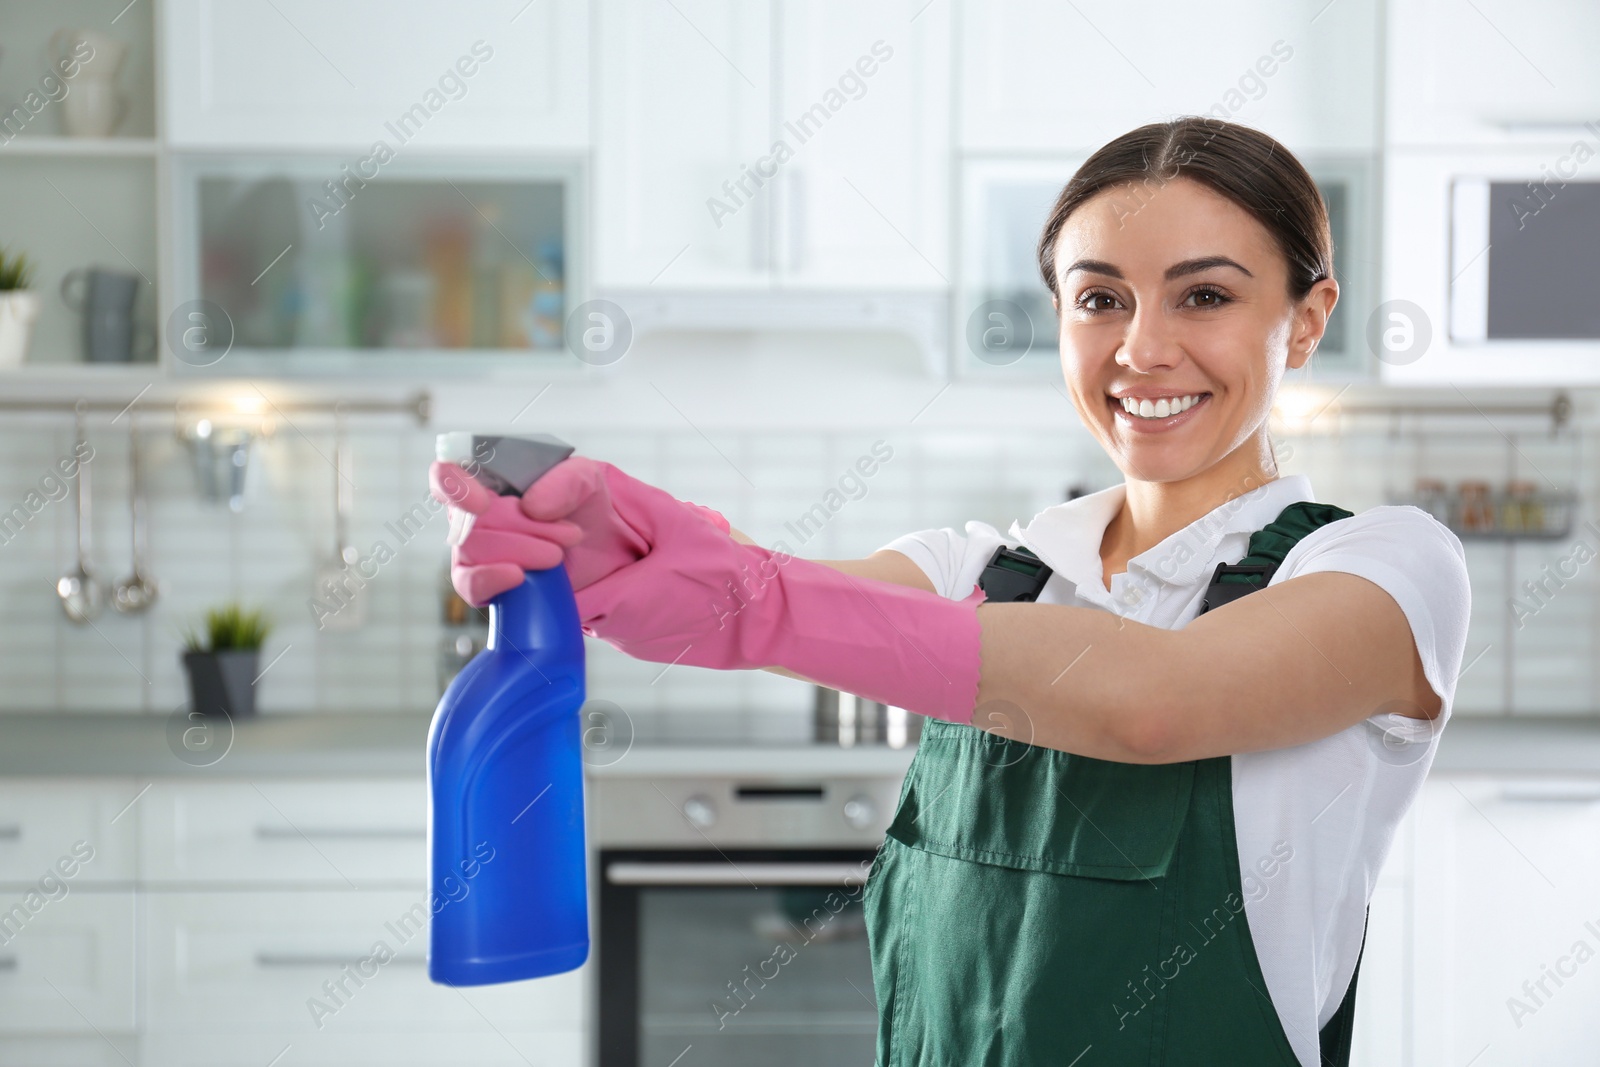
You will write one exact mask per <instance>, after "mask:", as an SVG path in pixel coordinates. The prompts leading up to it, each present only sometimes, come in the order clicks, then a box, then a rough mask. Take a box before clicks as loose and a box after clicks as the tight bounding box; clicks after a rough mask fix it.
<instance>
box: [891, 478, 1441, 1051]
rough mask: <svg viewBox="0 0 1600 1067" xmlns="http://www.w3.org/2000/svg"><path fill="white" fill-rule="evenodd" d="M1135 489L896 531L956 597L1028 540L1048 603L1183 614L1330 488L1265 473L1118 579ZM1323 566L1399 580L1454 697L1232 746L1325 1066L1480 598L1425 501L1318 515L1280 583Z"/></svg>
mask: <svg viewBox="0 0 1600 1067" xmlns="http://www.w3.org/2000/svg"><path fill="white" fill-rule="evenodd" d="M1124 494H1125V489H1124V487H1123V486H1121V485H1117V486H1113V487H1112V488H1110V489H1106V490H1103V491H1101V492H1098V493H1094V494H1091V495H1089V496H1085V497H1080V498H1078V499H1077V500H1072V501H1069V502H1067V503H1065V504H1057V505H1056V506H1054V507H1050V508H1046V509H1045V510H1044V511H1042V512H1040V513H1039V514H1038V515H1036V516H1034V518H1033V519H1032V520H1031V521H1030V522H1029V523H1028V525H1027V526H1026V527H1022V528H1019V527H1018V525H1017V524H1016V523H1012V525H1011V530H1010V535H1009V536H1007V537H1002V536H1000V534H999V532H998V531H996V530H995V529H994V527H992V526H989V525H988V524H986V523H982V522H969V523H967V524H966V532H965V533H964V534H963V533H960V532H958V531H956V530H954V529H952V528H950V527H945V528H943V529H936V530H922V531H919V532H916V533H911V534H906V535H904V536H902V537H897V538H895V539H894V540H893V541H890V542H889V543H888V544H886V545H884V546H883V547H884V548H888V549H894V550H895V551H898V552H902V553H904V554H905V555H906V556H908V557H910V558H911V559H912V560H913V561H914V562H915V563H916V564H917V565H918V566H919V567H921V568H922V570H923V571H924V572H925V573H926V574H927V576H928V578H929V580H930V581H932V583H933V586H934V588H935V589H936V590H937V591H938V592H939V594H940V595H941V596H945V597H950V598H956V599H959V598H961V597H965V596H967V595H968V594H970V593H971V592H972V590H973V588H974V586H975V585H976V584H977V581H978V576H979V574H980V573H981V572H982V570H983V568H984V565H985V564H987V563H988V561H989V559H990V557H991V556H993V554H994V550H995V548H996V547H997V546H999V545H1000V544H1002V543H1003V544H1006V545H1009V546H1011V547H1013V548H1014V547H1016V546H1017V545H1018V544H1019V543H1020V544H1023V545H1026V546H1027V547H1028V548H1029V549H1030V550H1032V551H1033V552H1034V553H1035V554H1037V555H1038V556H1039V558H1040V559H1042V560H1044V562H1045V563H1047V564H1049V565H1050V567H1051V569H1052V571H1053V573H1052V575H1051V577H1050V579H1049V581H1048V582H1047V583H1046V584H1045V587H1044V589H1043V590H1042V591H1041V592H1040V594H1039V597H1038V601H1039V602H1040V603H1045V604H1073V605H1077V606H1080V607H1094V608H1100V609H1102V610H1105V611H1110V612H1113V613H1115V614H1117V615H1121V616H1124V617H1126V618H1129V619H1134V620H1136V621H1138V622H1142V623H1146V624H1148V625H1151V626H1161V627H1165V628H1168V629H1177V628H1179V627H1182V626H1184V625H1186V624H1188V623H1189V622H1190V621H1191V620H1192V619H1194V618H1195V616H1196V615H1198V614H1199V611H1200V603H1201V601H1202V599H1203V598H1204V596H1205V590H1206V586H1207V584H1209V582H1210V580H1211V575H1212V573H1213V571H1215V569H1216V566H1217V564H1219V563H1236V562H1238V560H1239V559H1240V558H1242V557H1243V556H1244V554H1245V551H1246V548H1247V546H1248V543H1249V539H1250V535H1251V534H1252V533H1254V532H1255V531H1257V530H1259V529H1261V528H1262V527H1263V526H1265V525H1267V523H1269V522H1271V521H1272V520H1273V519H1275V518H1277V517H1278V513H1279V512H1280V511H1282V510H1283V509H1284V508H1285V507H1287V506H1288V505H1289V504H1292V503H1294V502H1295V501H1297V500H1311V501H1315V500H1316V499H1317V497H1316V494H1315V493H1313V492H1312V490H1311V483H1310V481H1309V480H1308V479H1307V478H1305V477H1304V476H1300V475H1296V476H1292V477H1286V478H1279V479H1277V480H1275V481H1272V482H1268V483H1267V484H1265V485H1263V486H1261V487H1259V488H1257V489H1255V490H1254V491H1252V492H1250V493H1247V494H1245V495H1243V496H1240V497H1236V498H1235V499H1233V500H1231V501H1229V502H1228V503H1226V504H1224V505H1222V506H1221V507H1219V508H1217V509H1216V510H1214V511H1212V512H1210V513H1209V514H1207V515H1205V516H1204V517H1202V518H1200V519H1199V520H1197V521H1195V522H1194V523H1191V524H1190V525H1189V526H1187V527H1185V528H1184V529H1182V530H1180V531H1178V532H1177V533H1175V534H1173V535H1172V536H1171V537H1169V538H1167V539H1166V540H1164V541H1162V542H1161V543H1160V544H1158V545H1156V546H1155V547H1154V548H1151V549H1150V550H1148V551H1146V552H1142V553H1140V554H1139V555H1138V556H1135V557H1134V558H1133V559H1131V560H1129V561H1128V569H1127V571H1126V572H1125V573H1122V574H1117V575H1114V576H1113V577H1112V581H1111V589H1110V590H1109V591H1108V590H1107V589H1106V587H1105V585H1104V580H1103V577H1102V566H1101V560H1100V542H1101V538H1102V536H1103V535H1104V533H1105V528H1106V525H1107V524H1108V523H1109V522H1110V521H1111V518H1112V516H1114V515H1115V514H1116V512H1117V510H1118V508H1120V507H1121V506H1122V502H1123V499H1124ZM1327 503H1337V502H1336V501H1327ZM1316 571H1343V572H1346V573H1349V574H1356V575H1360V576H1361V577H1363V578H1366V579H1368V580H1370V581H1372V582H1374V583H1376V584H1377V585H1378V586H1380V587H1382V588H1383V590H1384V591H1385V592H1387V593H1388V594H1389V595H1390V596H1391V597H1393V598H1394V600H1395V602H1396V603H1397V604H1399V605H1400V608H1401V610H1402V611H1403V612H1405V617H1406V621H1407V622H1409V623H1410V625H1411V633H1412V636H1413V637H1414V638H1415V640H1416V645H1417V652H1418V654H1419V656H1420V657H1421V660H1422V666H1423V670H1424V672H1425V673H1426V675H1427V679H1428V682H1429V684H1430V685H1431V686H1432V687H1433V690H1434V692H1436V693H1437V694H1438V695H1439V697H1440V699H1441V700H1442V701H1443V702H1444V710H1443V712H1442V713H1441V714H1440V716H1439V717H1438V719H1437V720H1434V721H1431V722H1430V721H1428V720H1425V719H1414V718H1408V717H1406V716H1403V715H1399V714H1396V713H1394V712H1392V711H1388V710H1384V709H1375V711H1376V714H1374V715H1373V716H1372V717H1370V718H1368V719H1366V720H1364V721H1363V722H1360V723H1357V724H1356V725H1354V726H1351V727H1349V728H1348V729H1345V730H1341V731H1340V732H1338V733H1336V734H1333V735H1331V736H1329V737H1324V738H1322V739H1321V740H1318V741H1312V742H1310V743H1308V744H1303V745H1298V746H1296V747H1294V748H1287V749H1277V750H1273V751H1267V752H1245V753H1240V754H1238V755H1235V756H1233V757H1232V760H1233V767H1232V770H1233V808H1234V825H1235V831H1236V836H1237V838H1238V844H1239V866H1240V876H1241V881H1242V885H1243V888H1244V897H1245V914H1246V916H1247V917H1248V919H1249V924H1250V933H1251V937H1252V939H1253V940H1254V942H1255V947H1256V954H1257V955H1258V956H1259V958H1260V960H1261V970H1262V973H1263V976H1264V977H1265V978H1266V982H1267V990H1268V992H1269V993H1270V994H1271V996H1272V1003H1273V1005H1274V1006H1275V1007H1276V1008H1277V1010H1278V1017H1279V1018H1280V1019H1281V1020H1282V1021H1283V1027H1284V1032H1285V1033H1286V1034H1288V1037H1289V1042H1290V1044H1291V1045H1292V1046H1293V1047H1294V1050H1295V1054H1296V1055H1297V1056H1298V1057H1299V1058H1300V1062H1301V1063H1303V1064H1305V1065H1306V1067H1317V1064H1318V1062H1319V1054H1318V1045H1317V1033H1318V1031H1319V1030H1320V1029H1321V1028H1322V1026H1323V1024H1325V1023H1326V1022H1327V1021H1328V1019H1329V1018H1331V1017H1332V1015H1333V1013H1334V1012H1335V1011H1336V1010H1338V1007H1339V1003H1340V1001H1341V1000H1342V999H1343V998H1344V994H1345V990H1346V989H1347V988H1348V987H1349V984H1350V975H1351V972H1352V971H1353V970H1354V969H1355V965H1356V957H1357V954H1358V952H1359V951H1360V949H1361V939H1362V929H1363V923H1364V921H1365V916H1366V906H1367V901H1368V900H1369V899H1370V897H1371V894H1372V889H1373V885H1374V884H1375V882H1376V881H1377V877H1378V871H1379V869H1380V868H1381V867H1382V866H1383V861H1384V858H1385V857H1386V856H1387V855H1388V852H1389V845H1390V842H1391V841H1392V840H1393V838H1394V833H1395V828H1396V826H1397V825H1398V824H1399V822H1400V820H1401V818H1402V816H1404V815H1405V813H1406V809H1407V808H1408V807H1410V805H1411V802H1412V800H1413V799H1414V798H1415V797H1416V795H1417V792H1418V790H1419V789H1420V788H1421V786H1422V780H1423V778H1425V777H1426V776H1427V773H1428V768H1429V766H1430V765H1431V764H1432V762H1433V755H1434V751H1435V749H1436V747H1437V741H1438V735H1439V731H1440V730H1442V729H1443V727H1444V724H1445V721H1446V719H1447V718H1448V716H1449V714H1450V704H1451V701H1452V699H1453V698H1454V696H1455V687H1456V676H1457V675H1458V674H1459V673H1460V670H1461V656H1462V652H1463V649H1464V647H1465V645H1466V638H1467V617H1468V614H1469V611H1470V608H1471V594H1470V591H1469V589H1468V585H1467V569H1466V557H1465V554H1464V553H1463V552H1462V550H1461V542H1460V541H1459V540H1458V539H1457V538H1456V536H1455V535H1454V534H1452V533H1451V532H1450V531H1449V529H1447V528H1446V527H1445V526H1443V525H1442V524H1440V523H1439V522H1438V521H1437V520H1435V519H1434V518H1433V517H1432V516H1431V515H1429V514H1428V513H1427V512H1424V511H1421V510H1419V509H1417V508H1413V507H1376V508H1371V509H1369V510H1367V511H1364V512H1362V513H1360V514H1359V515H1355V516H1353V517H1351V518H1349V519H1344V520H1341V521H1339V522H1334V523H1330V524H1328V525H1327V526H1324V527H1322V528H1320V529H1318V530H1315V531H1313V532H1312V533H1310V534H1309V535H1307V536H1306V537H1305V538H1304V539H1303V540H1301V541H1300V543H1299V544H1297V545H1295V547H1294V548H1293V549H1292V550H1291V551H1290V552H1289V554H1288V556H1287V557H1286V558H1285V559H1284V561H1283V565H1282V566H1280V567H1279V568H1278V570H1277V572H1276V573H1275V574H1274V575H1273V577H1272V583H1271V584H1273V585H1276V584H1278V583H1279V582H1286V581H1289V580H1290V579H1292V578H1295V577H1298V576H1300V575H1303V574H1311V573H1313V572H1316ZM1239 655H1240V656H1241V657H1242V656H1248V655H1250V650H1249V649H1240V650H1239ZM1286 856H1287V859H1286V858H1285V857H1286Z"/></svg>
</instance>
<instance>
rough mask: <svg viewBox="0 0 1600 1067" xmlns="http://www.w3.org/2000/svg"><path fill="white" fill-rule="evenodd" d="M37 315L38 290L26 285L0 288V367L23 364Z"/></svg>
mask: <svg viewBox="0 0 1600 1067" xmlns="http://www.w3.org/2000/svg"><path fill="white" fill-rule="evenodd" d="M38 317H39V294H38V293H35V292H31V291H29V290H27V289H11V290H8V291H6V292H0V367H18V366H21V365H22V361H23V360H24V359H26V358H27V356H28V341H29V340H30V339H31V338H32V337H33V323H34V320H35V319H37V318H38Z"/></svg>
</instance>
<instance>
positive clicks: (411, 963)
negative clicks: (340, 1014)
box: [256, 952, 428, 970]
mask: <svg viewBox="0 0 1600 1067" xmlns="http://www.w3.org/2000/svg"><path fill="white" fill-rule="evenodd" d="M366 958H367V955H366V954H365V953H363V952H352V953H350V954H349V955H348V956H337V955H334V954H333V953H327V952H316V953H312V952H305V953H297V952H257V953H256V966H257V967H261V968H264V969H269V970H270V969H277V968H289V967H332V968H334V969H338V968H340V967H343V966H345V965H346V964H349V963H354V962H356V961H357V960H364V959H366ZM427 962H428V961H427V960H426V959H424V958H423V957H421V956H395V957H393V958H391V959H390V960H389V963H391V964H393V963H403V964H405V965H406V966H408V967H416V966H421V965H422V964H425V963H427ZM384 966H388V964H385V965H384Z"/></svg>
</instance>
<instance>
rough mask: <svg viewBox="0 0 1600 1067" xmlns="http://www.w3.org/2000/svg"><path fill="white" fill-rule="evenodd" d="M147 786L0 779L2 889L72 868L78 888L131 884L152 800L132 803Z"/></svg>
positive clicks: (129, 782) (71, 878)
mask: <svg viewBox="0 0 1600 1067" xmlns="http://www.w3.org/2000/svg"><path fill="white" fill-rule="evenodd" d="M140 788H141V787H140V786H139V785H138V784H136V783H135V782H133V781H132V780H123V779H120V778H111V779H107V778H86V779H75V778H39V779H34V778H7V779H5V780H4V781H0V887H4V886H11V885H23V884H35V883H37V882H38V881H39V879H40V878H42V877H43V876H44V875H46V874H47V873H50V872H52V871H53V872H55V873H56V874H57V875H65V874H66V872H67V871H68V870H71V871H72V874H71V875H70V876H68V877H67V880H68V881H70V882H72V883H73V884H81V883H83V882H108V881H131V880H132V879H133V877H134V869H135V867H134V857H135V854H136V852H135V838H136V837H137V835H138V825H139V808H140V806H141V805H142V804H143V803H144V801H145V800H148V799H149V798H148V797H144V798H141V799H140V800H139V802H138V803H136V804H133V806H132V807H130V806H129V803H130V802H131V801H133V799H134V798H135V797H137V796H138V795H139V789H140ZM113 819H115V820H116V821H115V822H113V821H112V820H113ZM58 864H60V866H58Z"/></svg>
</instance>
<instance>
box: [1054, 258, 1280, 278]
mask: <svg viewBox="0 0 1600 1067" xmlns="http://www.w3.org/2000/svg"><path fill="white" fill-rule="evenodd" d="M1212 267H1232V268H1233V269H1234V270H1236V271H1238V272H1239V273H1241V274H1243V275H1244V276H1245V277H1246V278H1254V277H1255V275H1254V274H1251V273H1250V272H1249V271H1248V270H1246V269H1245V268H1244V267H1243V266H1241V265H1240V264H1238V263H1235V262H1234V261H1233V260H1231V259H1229V258H1228V257H1227V256H1201V257H1200V258H1199V259H1186V260H1184V261H1183V262H1181V263H1174V264H1173V265H1172V266H1170V267H1168V268H1167V270H1166V274H1165V275H1164V277H1165V278H1166V280H1167V281H1169V282H1170V281H1172V280H1173V279H1174V278H1181V277H1183V276H1184V275H1186V274H1198V273H1200V272H1201V271H1203V270H1210V269H1211V268H1212ZM1076 270H1081V271H1087V272H1089V273H1090V274H1104V275H1105V276H1106V277H1108V278H1116V279H1118V280H1122V277H1123V275H1122V271H1121V270H1119V269H1118V268H1117V266H1116V265H1115V264H1112V263H1107V262H1106V261H1105V260H1103V259H1080V260H1078V261H1077V262H1076V263H1074V264H1072V266H1070V267H1068V268H1067V269H1066V270H1064V271H1062V272H1061V276H1062V277H1066V276H1067V275H1068V274H1071V273H1072V272H1073V271H1076Z"/></svg>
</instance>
